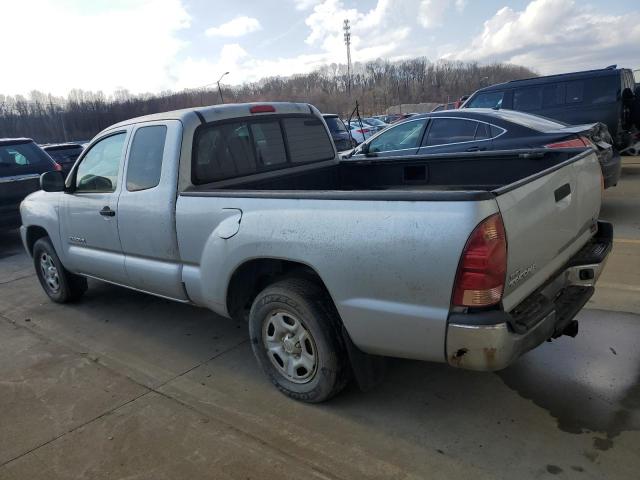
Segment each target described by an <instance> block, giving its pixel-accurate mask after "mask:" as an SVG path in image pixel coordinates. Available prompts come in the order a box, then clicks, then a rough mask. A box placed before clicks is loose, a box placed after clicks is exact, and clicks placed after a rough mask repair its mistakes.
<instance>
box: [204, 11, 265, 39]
mask: <svg viewBox="0 0 640 480" xmlns="http://www.w3.org/2000/svg"><path fill="white" fill-rule="evenodd" d="M261 28H262V26H261V25H260V22H259V21H258V19H257V18H252V17H246V16H239V17H236V18H234V19H233V20H229V21H228V22H226V23H223V24H222V25H219V26H217V27H211V28H208V29H207V30H206V31H205V32H204V33H205V35H207V36H208V37H216V36H219V37H242V36H243V35H246V34H247V33H251V32H255V31H257V30H260V29H261Z"/></svg>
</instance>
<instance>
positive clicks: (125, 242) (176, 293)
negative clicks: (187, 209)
mask: <svg viewBox="0 0 640 480" xmlns="http://www.w3.org/2000/svg"><path fill="white" fill-rule="evenodd" d="M181 139H182V124H181V123H180V122H179V121H177V120H166V121H162V122H153V123H143V124H140V125H138V126H136V127H135V129H134V130H133V131H132V132H131V147H130V149H129V155H128V156H127V160H126V167H125V172H126V174H125V180H124V182H123V185H122V192H121V193H120V197H119V199H118V230H119V232H120V241H121V243H122V251H123V253H124V256H125V269H126V271H127V275H128V285H130V286H132V287H134V288H137V289H139V290H144V291H146V292H149V293H153V294H156V295H161V296H163V297H170V298H173V299H177V300H187V296H186V294H185V291H184V287H183V286H182V264H181V263H180V262H179V259H180V256H179V251H178V239H177V236H176V185H177V184H178V159H179V158H180V146H181Z"/></svg>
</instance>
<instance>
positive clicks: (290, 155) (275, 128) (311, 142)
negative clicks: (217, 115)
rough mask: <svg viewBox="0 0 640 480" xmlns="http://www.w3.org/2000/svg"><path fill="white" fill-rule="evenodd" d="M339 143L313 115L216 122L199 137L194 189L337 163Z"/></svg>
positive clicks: (192, 178)
mask: <svg viewBox="0 0 640 480" xmlns="http://www.w3.org/2000/svg"><path fill="white" fill-rule="evenodd" d="M334 156H335V153H334V149H333V142H332V140H331V138H329V136H328V134H327V131H326V129H325V126H324V123H323V122H322V121H321V120H320V119H319V118H317V117H315V116H312V115H295V116H291V115H289V116H287V115H285V116H275V115H273V116H268V117H260V118H252V119H248V120H239V121H231V122H224V123H211V124H207V125H203V126H201V127H199V128H198V130H197V131H196V135H195V137H194V146H193V159H192V168H191V181H192V183H193V184H194V185H203V184H205V183H210V182H215V181H220V180H226V179H230V178H235V177H241V176H246V175H252V174H254V173H260V172H265V171H270V170H277V169H281V168H288V167H291V166H293V165H295V164H305V163H312V162H321V161H325V160H331V159H333V158H334Z"/></svg>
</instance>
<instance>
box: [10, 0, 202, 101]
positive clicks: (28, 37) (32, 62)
mask: <svg viewBox="0 0 640 480" xmlns="http://www.w3.org/2000/svg"><path fill="white" fill-rule="evenodd" d="M77 5H80V7H78V8H73V5H72V2H55V1H53V0H32V1H29V2H3V4H2V18H5V19H10V18H13V19H28V22H27V24H28V29H26V30H25V23H24V22H20V21H5V22H3V24H2V28H0V45H4V47H5V48H3V49H2V62H3V65H5V66H7V65H11V69H10V70H9V69H8V68H3V73H2V74H1V75H0V78H1V80H0V83H1V85H2V93H7V94H10V93H25V92H28V91H30V90H32V89H39V90H44V91H46V92H51V93H53V94H57V95H60V94H66V93H67V92H68V91H69V90H70V89H72V88H83V89H86V90H104V91H106V92H108V93H110V92H112V91H113V90H115V89H116V88H117V87H120V86H122V87H125V88H128V89H129V90H131V91H133V92H147V91H160V90H162V89H166V88H170V87H171V86H172V84H171V81H170V78H169V76H168V70H169V68H170V67H171V65H172V64H173V62H174V61H175V58H176V56H177V55H178V53H179V52H180V51H181V50H182V49H183V48H184V47H185V46H186V43H185V42H184V41H182V40H180V39H179V38H178V35H179V34H180V32H182V31H183V30H184V29H186V28H188V27H189V25H190V17H189V15H188V13H187V12H186V10H185V9H184V7H183V6H182V3H181V1H180V0H133V1H130V2H128V3H127V4H126V7H125V6H124V5H123V2H100V3H99V4H98V3H96V4H91V5H90V6H88V4H85V3H84V2H77ZM77 5H76V7H77ZM34 12H37V15H35V14H34ZM9 72H10V73H9Z"/></svg>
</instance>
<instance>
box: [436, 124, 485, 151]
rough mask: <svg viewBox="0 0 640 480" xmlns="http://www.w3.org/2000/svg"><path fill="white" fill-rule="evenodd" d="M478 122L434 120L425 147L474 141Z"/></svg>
mask: <svg viewBox="0 0 640 480" xmlns="http://www.w3.org/2000/svg"><path fill="white" fill-rule="evenodd" d="M477 127H478V122H474V121H473V120H464V119H457V118H436V119H434V120H433V121H432V124H431V128H430V129H429V137H428V138H427V146H428V147H431V146H435V145H447V144H449V143H459V142H468V141H472V140H474V139H475V135H476V128H477Z"/></svg>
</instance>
